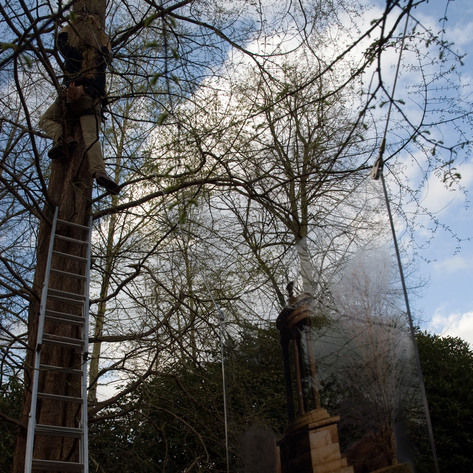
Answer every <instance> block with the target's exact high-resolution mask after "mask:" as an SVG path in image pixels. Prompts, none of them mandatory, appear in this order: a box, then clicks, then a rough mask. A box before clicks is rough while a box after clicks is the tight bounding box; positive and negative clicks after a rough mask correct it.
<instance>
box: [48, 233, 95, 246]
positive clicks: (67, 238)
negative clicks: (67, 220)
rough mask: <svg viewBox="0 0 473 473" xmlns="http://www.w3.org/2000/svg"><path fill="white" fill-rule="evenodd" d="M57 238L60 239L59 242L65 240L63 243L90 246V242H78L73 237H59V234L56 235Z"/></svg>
mask: <svg viewBox="0 0 473 473" xmlns="http://www.w3.org/2000/svg"><path fill="white" fill-rule="evenodd" d="M56 238H57V239H59V240H63V241H69V242H71V243H77V244H79V245H88V244H89V241H88V240H78V239H77V238H72V237H68V236H65V235H59V234H58V233H56Z"/></svg>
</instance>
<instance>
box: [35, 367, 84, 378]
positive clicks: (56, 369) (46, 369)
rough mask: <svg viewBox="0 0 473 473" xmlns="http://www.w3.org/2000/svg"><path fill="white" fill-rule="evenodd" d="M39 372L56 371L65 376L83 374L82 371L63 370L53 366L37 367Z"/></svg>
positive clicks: (76, 369) (75, 369) (74, 369)
mask: <svg viewBox="0 0 473 473" xmlns="http://www.w3.org/2000/svg"><path fill="white" fill-rule="evenodd" d="M39 369H40V370H41V371H57V372H58V373H65V374H76V375H78V376H82V375H83V374H84V372H83V370H80V369H78V368H63V367H62V366H53V365H39Z"/></svg>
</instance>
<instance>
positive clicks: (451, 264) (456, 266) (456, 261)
mask: <svg viewBox="0 0 473 473" xmlns="http://www.w3.org/2000/svg"><path fill="white" fill-rule="evenodd" d="M433 266H434V268H435V270H436V271H437V272H439V273H447V274H451V273H455V272H457V271H461V270H464V269H471V267H472V266H471V264H470V263H469V262H468V261H467V259H466V258H464V257H463V256H461V255H456V256H452V257H450V258H445V259H443V260H442V261H438V262H436V263H434V265H433Z"/></svg>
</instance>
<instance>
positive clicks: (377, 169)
mask: <svg viewBox="0 0 473 473" xmlns="http://www.w3.org/2000/svg"><path fill="white" fill-rule="evenodd" d="M411 5H412V2H409V5H408V7H407V10H406V12H407V14H406V23H405V25H404V31H403V35H402V41H401V50H400V52H399V57H398V61H397V66H396V73H395V76H394V82H393V88H392V92H391V95H390V97H389V109H388V114H387V117H386V125H385V128H384V134H383V138H382V140H381V144H380V147H379V154H378V158H377V159H376V162H375V164H374V166H373V169H372V171H371V177H372V178H373V179H374V180H378V179H379V178H381V183H382V186H383V193H384V199H385V202H386V209H387V212H388V216H389V223H390V226H391V233H392V237H393V243H394V248H395V251H396V259H397V265H398V269H399V275H400V278H401V284H402V291H403V294H404V302H405V305H406V313H407V317H408V320H409V328H410V335H411V339H412V344H413V347H414V354H415V361H416V368H417V373H418V376H419V384H420V389H421V395H422V400H423V404H424V410H425V418H426V423H427V430H428V435H429V441H430V447H431V450H432V458H433V462H434V468H435V473H440V469H439V464H438V457H437V449H436V446H435V438H434V432H433V428H432V421H431V418H430V410H429V403H428V400H427V394H426V391H425V384H424V375H423V373H422V365H421V363H420V356H419V349H418V346H417V341H416V337H415V329H414V323H413V319H412V313H411V309H410V303H409V296H408V292H407V285H406V280H405V277H404V271H403V267H402V262H401V253H400V251H399V245H398V242H397V235H396V230H395V227H394V220H393V216H392V212H391V206H390V203H389V196H388V191H387V188H386V182H385V180H384V173H383V167H384V162H383V155H384V151H385V149H386V136H387V133H388V126H389V121H390V119H391V111H392V105H393V103H394V93H395V90H396V85H397V80H398V77H399V70H400V65H401V57H402V51H403V49H404V42H405V38H406V33H407V25H408V23H409V18H410V8H411Z"/></svg>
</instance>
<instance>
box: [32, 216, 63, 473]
mask: <svg viewBox="0 0 473 473" xmlns="http://www.w3.org/2000/svg"><path fill="white" fill-rule="evenodd" d="M58 210H59V209H58V207H56V210H55V211H54V217H53V221H52V224H51V234H50V237H49V248H48V257H47V260H46V269H45V272H44V282H43V289H42V292H41V304H40V309H39V320H38V332H37V335H36V349H35V360H34V365H33V379H32V386H31V406H30V414H29V418H28V430H27V436H26V450H25V473H31V470H32V466H33V446H34V437H35V430H36V429H35V427H36V406H37V400H38V384H39V367H40V364H41V345H42V343H43V332H44V319H45V314H46V303H47V296H48V287H49V274H50V272H51V261H52V255H53V248H54V235H55V233H56V224H57V218H58Z"/></svg>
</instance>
